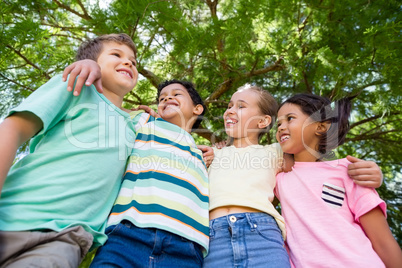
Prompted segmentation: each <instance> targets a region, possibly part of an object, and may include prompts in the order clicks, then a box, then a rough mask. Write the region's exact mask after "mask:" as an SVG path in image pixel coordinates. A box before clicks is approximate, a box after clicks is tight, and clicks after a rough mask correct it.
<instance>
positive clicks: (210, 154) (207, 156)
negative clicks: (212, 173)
mask: <svg viewBox="0 0 402 268" xmlns="http://www.w3.org/2000/svg"><path fill="white" fill-rule="evenodd" d="M197 147H198V149H200V150H201V152H202V158H203V159H204V162H205V165H206V166H207V168H208V167H209V166H210V165H211V163H212V161H213V160H214V157H215V154H214V150H213V149H212V148H211V147H209V146H207V145H197Z"/></svg>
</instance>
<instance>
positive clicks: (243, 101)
mask: <svg viewBox="0 0 402 268" xmlns="http://www.w3.org/2000/svg"><path fill="white" fill-rule="evenodd" d="M233 102H234V101H229V103H233ZM236 102H242V103H247V104H248V102H247V101H245V100H237V101H236Z"/></svg>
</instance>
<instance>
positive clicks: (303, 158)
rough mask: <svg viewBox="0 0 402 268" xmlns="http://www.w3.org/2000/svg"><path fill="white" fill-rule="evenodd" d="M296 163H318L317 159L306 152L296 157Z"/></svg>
mask: <svg viewBox="0 0 402 268" xmlns="http://www.w3.org/2000/svg"><path fill="white" fill-rule="evenodd" d="M294 159H295V162H316V161H317V159H318V158H317V157H316V156H314V155H312V154H311V153H309V152H307V151H305V152H302V153H298V154H295V155H294Z"/></svg>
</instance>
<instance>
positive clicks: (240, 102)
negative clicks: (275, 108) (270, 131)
mask: <svg viewBox="0 0 402 268" xmlns="http://www.w3.org/2000/svg"><path fill="white" fill-rule="evenodd" d="M258 98H259V95H258V94H257V93H256V92H255V91H253V90H242V91H238V92H236V93H234V94H233V95H232V98H231V99H230V102H229V105H228V108H227V110H226V111H225V113H224V115H223V119H224V123H225V131H226V134H228V136H229V137H231V138H233V145H235V146H236V147H246V146H249V145H251V144H258V135H259V133H260V132H261V129H262V128H265V127H267V126H268V125H269V123H270V122H271V117H270V116H268V115H264V114H263V113H262V112H261V110H260V108H259V106H258Z"/></svg>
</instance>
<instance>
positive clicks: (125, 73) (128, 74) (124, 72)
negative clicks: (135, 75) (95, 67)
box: [119, 71, 131, 78]
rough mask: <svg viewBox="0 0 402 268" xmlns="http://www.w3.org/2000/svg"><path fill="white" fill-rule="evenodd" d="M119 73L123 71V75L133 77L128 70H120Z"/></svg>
mask: <svg viewBox="0 0 402 268" xmlns="http://www.w3.org/2000/svg"><path fill="white" fill-rule="evenodd" d="M119 73H121V74H123V75H125V76H128V77H130V78H131V75H130V73H128V72H126V71H119Z"/></svg>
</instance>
